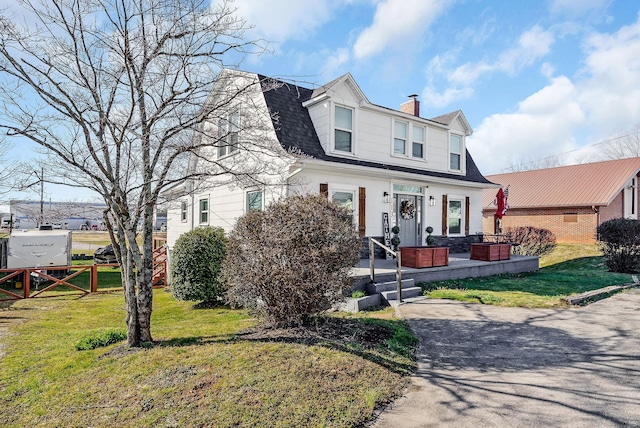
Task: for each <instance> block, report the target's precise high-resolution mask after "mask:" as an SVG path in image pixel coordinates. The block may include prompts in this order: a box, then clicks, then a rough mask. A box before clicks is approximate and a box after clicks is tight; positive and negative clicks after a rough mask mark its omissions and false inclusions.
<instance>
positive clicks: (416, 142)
mask: <svg viewBox="0 0 640 428" xmlns="http://www.w3.org/2000/svg"><path fill="white" fill-rule="evenodd" d="M424 134H425V132H424V127H422V126H417V125H413V127H412V129H411V136H412V143H411V156H412V157H414V158H420V159H424V142H425V135H424Z"/></svg>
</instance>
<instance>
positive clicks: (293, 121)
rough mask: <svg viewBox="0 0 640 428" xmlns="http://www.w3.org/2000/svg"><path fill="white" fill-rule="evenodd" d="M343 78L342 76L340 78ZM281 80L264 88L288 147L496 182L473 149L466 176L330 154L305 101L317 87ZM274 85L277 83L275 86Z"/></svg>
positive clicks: (382, 166) (437, 174) (386, 166)
mask: <svg viewBox="0 0 640 428" xmlns="http://www.w3.org/2000/svg"><path fill="white" fill-rule="evenodd" d="M258 78H259V79H260V81H261V82H273V81H274V79H271V78H269V77H266V76H263V75H258ZM339 79H341V78H338V79H337V80H339ZM279 83H280V84H279V85H272V84H269V85H264V86H265V90H264V91H263V95H264V99H265V101H266V103H267V107H268V108H269V112H270V113H271V115H272V121H273V126H274V128H275V130H276V135H277V137H278V140H279V141H280V144H282V147H283V148H284V149H285V150H288V151H292V152H294V153H301V154H303V155H307V156H310V157H312V158H315V159H319V160H323V161H327V162H333V163H341V164H349V165H357V166H363V167H369V168H377V169H384V170H389V171H398V172H407V173H412V174H418V175H423V176H428V177H434V178H444V179H451V180H458V181H465V182H470V183H479V184H493V183H492V182H490V181H489V180H487V179H486V178H485V177H484V176H483V175H482V174H481V173H480V171H479V170H478V167H477V166H476V164H475V162H474V161H473V158H472V157H471V155H470V154H469V151H467V152H466V163H467V173H466V175H464V176H460V175H456V174H448V173H443V172H436V171H430V170H426V169H418V168H409V167H403V166H398V165H389V164H384V163H379V162H371V161H364V160H358V159H352V158H342V157H339V156H331V155H328V154H327V153H325V151H324V149H323V148H322V145H321V144H320V140H319V139H318V135H317V134H316V131H315V128H314V126H313V122H312V121H311V117H310V116H309V111H308V110H307V108H306V107H304V106H303V105H302V104H303V103H304V102H305V101H308V100H309V99H311V98H312V97H313V96H314V94H315V95H317V91H316V92H315V93H314V90H311V89H308V88H304V87H301V86H297V85H292V84H288V83H285V82H279ZM331 83H335V81H333V82H330V84H331ZM330 84H327V85H325V86H324V88H326V87H327V86H330ZM274 86H276V87H275V88H274ZM455 113H457V112H455Z"/></svg>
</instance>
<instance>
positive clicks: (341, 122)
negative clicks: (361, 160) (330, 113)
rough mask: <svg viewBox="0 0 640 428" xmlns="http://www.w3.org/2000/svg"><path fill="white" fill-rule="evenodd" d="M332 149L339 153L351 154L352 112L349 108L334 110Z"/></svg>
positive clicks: (337, 107)
mask: <svg viewBox="0 0 640 428" xmlns="http://www.w3.org/2000/svg"><path fill="white" fill-rule="evenodd" d="M334 149H335V150H337V151H339V152H347V153H352V152H353V110H351V109H350V108H347V107H341V106H336V108H335V134H334Z"/></svg>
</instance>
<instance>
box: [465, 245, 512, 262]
mask: <svg viewBox="0 0 640 428" xmlns="http://www.w3.org/2000/svg"><path fill="white" fill-rule="evenodd" d="M510 258H511V244H493V243H490V242H485V243H482V244H471V260H482V261H485V262H493V261H496V260H509V259H510Z"/></svg>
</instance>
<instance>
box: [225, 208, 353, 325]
mask: <svg viewBox="0 0 640 428" xmlns="http://www.w3.org/2000/svg"><path fill="white" fill-rule="evenodd" d="M360 247H361V241H360V237H359V236H358V233H357V231H356V229H355V227H354V225H353V213H352V212H351V210H348V209H346V208H342V207H339V206H338V205H336V204H334V203H333V202H328V201H327V198H326V196H321V195H315V196H312V195H310V196H304V197H303V196H294V197H290V198H286V199H282V200H280V201H278V202H276V203H273V204H270V205H269V206H268V207H267V208H266V209H265V210H264V211H253V212H249V213H247V214H246V215H244V216H243V217H241V218H240V219H239V220H238V221H237V223H236V225H235V227H234V229H233V231H232V232H231V234H230V235H229V245H228V247H227V258H226V259H225V261H224V267H223V275H224V278H225V281H226V283H227V284H228V286H229V289H228V291H227V299H228V301H229V303H231V304H232V305H234V306H243V307H246V308H247V309H248V310H249V311H250V313H252V314H254V315H256V316H257V317H259V318H261V319H263V320H265V321H267V322H269V323H271V324H272V325H275V326H288V325H301V324H304V323H305V322H307V321H308V320H309V319H310V317H311V316H312V315H315V314H317V313H320V312H321V311H324V310H327V309H329V308H330V307H331V306H332V305H333V304H334V303H338V302H340V301H342V300H343V299H344V296H343V294H342V291H343V289H349V288H350V287H351V283H352V278H351V276H350V273H351V270H352V269H353V267H354V266H355V265H356V263H357V261H358V259H359V255H360Z"/></svg>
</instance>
